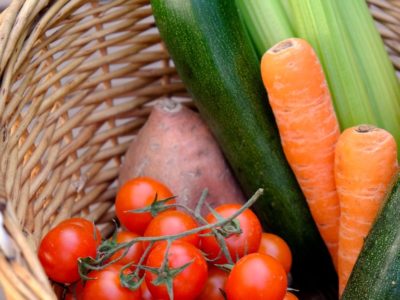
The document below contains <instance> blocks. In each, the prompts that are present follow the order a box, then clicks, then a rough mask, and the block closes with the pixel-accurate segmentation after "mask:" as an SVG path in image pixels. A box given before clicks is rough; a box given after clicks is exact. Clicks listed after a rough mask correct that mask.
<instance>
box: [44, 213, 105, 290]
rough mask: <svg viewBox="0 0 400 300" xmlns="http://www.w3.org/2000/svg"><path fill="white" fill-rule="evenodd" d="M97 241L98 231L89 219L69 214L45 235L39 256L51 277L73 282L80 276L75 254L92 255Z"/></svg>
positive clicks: (99, 236) (97, 243)
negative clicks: (70, 216)
mask: <svg viewBox="0 0 400 300" xmlns="http://www.w3.org/2000/svg"><path fill="white" fill-rule="evenodd" d="M95 229H96V230H95ZM95 232H96V233H95ZM100 243H101V235H100V232H99V231H98V229H97V228H96V227H95V226H94V224H93V223H92V222H90V221H88V220H85V219H82V218H72V219H68V220H66V221H63V222H61V223H60V224H58V225H57V226H56V227H54V228H53V229H52V230H50V231H49V232H48V233H47V234H46V235H45V236H44V238H43V240H42V241H41V243H40V245H39V250H38V256H39V260H40V262H41V263H42V266H43V268H44V270H45V272H46V274H47V276H49V278H50V279H52V280H54V281H57V282H61V283H72V282H74V281H77V280H78V279H79V278H80V277H79V273H78V258H83V257H87V256H91V257H95V256H96V248H97V246H98V245H99V244H100Z"/></svg>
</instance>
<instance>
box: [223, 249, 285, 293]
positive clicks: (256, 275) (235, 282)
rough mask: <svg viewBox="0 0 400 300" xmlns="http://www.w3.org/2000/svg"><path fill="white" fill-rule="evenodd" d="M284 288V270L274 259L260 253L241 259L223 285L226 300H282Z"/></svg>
mask: <svg viewBox="0 0 400 300" xmlns="http://www.w3.org/2000/svg"><path fill="white" fill-rule="evenodd" d="M286 288H287V275H286V272H285V269H284V268H283V267H282V265H281V264H280V263H279V262H278V261H277V260H276V259H275V258H273V257H272V256H269V255H265V254H261V253H252V254H249V255H246V256H244V257H242V258H241V259H240V260H239V261H238V262H237V263H236V264H235V265H234V266H233V268H232V271H231V273H230V274H229V277H228V281H227V282H226V285H225V289H226V294H227V297H228V300H242V299H251V300H264V299H268V300H282V299H283V297H284V296H285V294H286Z"/></svg>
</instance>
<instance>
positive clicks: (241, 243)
mask: <svg viewBox="0 0 400 300" xmlns="http://www.w3.org/2000/svg"><path fill="white" fill-rule="evenodd" d="M240 208H241V205H240V204H222V205H220V206H218V207H216V208H215V210H216V212H217V213H218V214H219V215H221V216H222V217H224V218H227V217H230V216H232V215H233V214H234V213H235V212H237V211H238V210H239V209H240ZM237 219H238V220H239V223H240V228H241V229H242V233H241V234H234V235H231V236H230V237H228V238H226V239H225V241H226V244H227V247H228V250H229V253H230V255H231V257H232V259H233V261H234V262H235V261H237V258H241V257H242V256H244V255H246V254H249V253H253V252H257V250H258V248H259V246H260V242H261V234H262V227H261V223H260V221H259V220H258V218H257V216H256V215H255V214H254V213H253V212H252V211H251V210H250V209H246V210H245V211H244V212H243V213H241V214H240V215H239V216H238V217H237ZM206 221H207V222H208V223H215V222H216V221H217V220H216V218H215V216H214V215H213V214H211V213H210V214H208V215H207V217H206ZM209 232H210V231H205V232H202V233H203V234H204V233H209ZM200 248H201V250H202V251H203V252H204V253H205V254H206V255H207V258H209V259H211V260H212V261H213V262H215V263H218V264H224V263H227V259H226V257H225V256H224V255H222V256H220V257H219V258H218V259H215V258H217V257H218V256H219V254H220V251H221V248H220V246H219V244H218V242H217V240H216V238H215V237H214V236H201V238H200Z"/></svg>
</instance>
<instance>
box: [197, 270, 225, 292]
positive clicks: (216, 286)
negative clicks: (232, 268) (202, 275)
mask: <svg viewBox="0 0 400 300" xmlns="http://www.w3.org/2000/svg"><path fill="white" fill-rule="evenodd" d="M228 275H229V273H228V272H226V271H223V270H221V269H219V268H217V267H213V266H212V267H209V269H208V277H207V281H206V285H205V287H204V288H203V290H202V292H201V294H200V296H199V297H197V298H196V300H225V298H224V296H223V294H222V292H221V290H223V291H225V284H226V281H227V279H228Z"/></svg>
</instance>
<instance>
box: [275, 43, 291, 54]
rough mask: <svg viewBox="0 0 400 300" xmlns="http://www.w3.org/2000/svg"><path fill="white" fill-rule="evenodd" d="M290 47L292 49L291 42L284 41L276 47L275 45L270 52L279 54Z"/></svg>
mask: <svg viewBox="0 0 400 300" xmlns="http://www.w3.org/2000/svg"><path fill="white" fill-rule="evenodd" d="M290 47H293V42H292V41H291V40H285V41H282V42H280V43H278V44H277V45H275V46H274V47H273V48H272V49H271V51H272V52H273V53H279V52H281V51H283V50H285V49H287V48H290Z"/></svg>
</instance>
